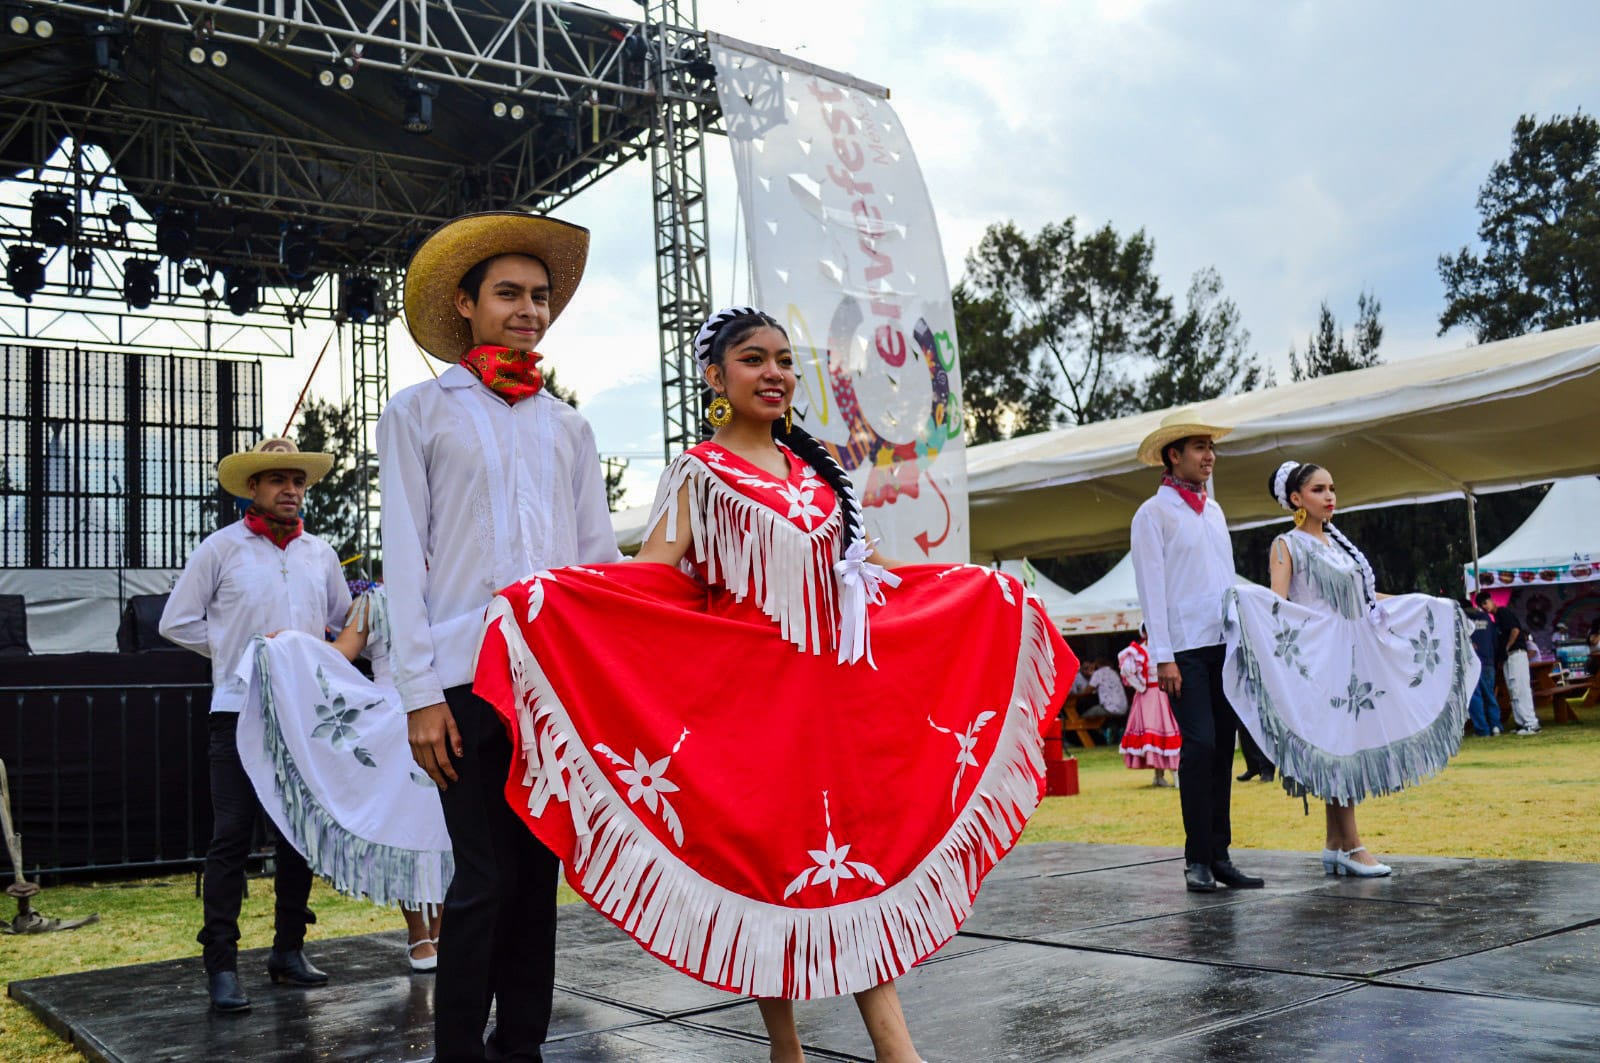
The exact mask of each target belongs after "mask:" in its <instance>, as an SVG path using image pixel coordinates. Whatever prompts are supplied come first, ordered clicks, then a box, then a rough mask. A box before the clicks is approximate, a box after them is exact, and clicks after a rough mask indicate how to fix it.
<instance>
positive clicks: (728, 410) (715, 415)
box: [706, 395, 733, 428]
mask: <svg viewBox="0 0 1600 1063" xmlns="http://www.w3.org/2000/svg"><path fill="white" fill-rule="evenodd" d="M706 420H707V421H710V422H711V427H712V428H726V427H728V422H729V421H732V420H733V403H731V402H729V401H728V398H727V396H726V395H718V396H717V397H716V398H714V399H712V400H711V405H710V406H707V407H706Z"/></svg>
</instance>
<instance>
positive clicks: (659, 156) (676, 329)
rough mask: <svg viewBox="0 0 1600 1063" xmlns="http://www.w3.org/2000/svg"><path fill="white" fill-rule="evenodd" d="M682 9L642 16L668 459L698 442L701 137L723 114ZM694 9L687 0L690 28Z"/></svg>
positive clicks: (704, 269) (697, 36) (703, 237)
mask: <svg viewBox="0 0 1600 1063" xmlns="http://www.w3.org/2000/svg"><path fill="white" fill-rule="evenodd" d="M681 6H682V5H680V4H679V3H678V2H677V0H652V2H651V3H650V5H649V15H648V19H649V22H650V29H651V31H652V33H651V37H652V43H653V44H654V45H655V48H656V53H655V58H656V88H657V92H658V93H659V104H658V106H657V108H656V126H655V132H654V134H653V135H652V137H651V139H650V157H651V172H652V180H651V197H652V199H653V202H654V206H655V223H656V229H655V240H656V244H655V251H656V308H657V314H658V318H659V324H660V340H661V427H662V442H663V449H664V450H665V452H666V453H665V456H666V459H667V460H668V461H671V460H672V458H673V457H674V456H675V455H677V454H678V453H679V452H681V451H683V450H685V449H687V448H688V447H691V446H693V445H694V444H696V443H698V442H699V441H700V439H701V419H700V409H701V401H702V391H703V390H704V384H703V382H702V380H701V377H700V371H699V366H698V365H697V363H696V362H695V358H694V336H695V333H696V332H697V331H698V330H699V328H700V325H701V323H702V322H704V321H705V319H706V318H708V317H709V316H711V313H712V310H713V307H712V305H711V232H710V225H709V221H708V214H707V210H708V207H707V201H706V157H705V138H706V134H707V133H708V132H709V131H711V129H712V128H713V127H714V126H715V124H716V123H717V121H718V119H719V118H720V117H721V108H720V106H719V105H718V103H717V92H716V68H715V67H713V66H712V65H711V62H710V57H709V54H708V50H707V49H706V46H705V37H704V34H702V33H700V32H699V31H697V30H694V29H692V28H684V19H683V18H682V12H681V11H680V7H681ZM693 8H694V3H693V0H690V15H689V19H688V24H689V25H690V26H692V25H693V22H694V14H695V13H694V10H693Z"/></svg>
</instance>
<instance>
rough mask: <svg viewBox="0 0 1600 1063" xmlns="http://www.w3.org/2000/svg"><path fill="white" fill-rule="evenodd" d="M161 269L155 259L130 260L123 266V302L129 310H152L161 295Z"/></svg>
mask: <svg viewBox="0 0 1600 1063" xmlns="http://www.w3.org/2000/svg"><path fill="white" fill-rule="evenodd" d="M160 267H161V263H160V262H158V261H156V260H155V259H153V258H130V259H128V260H127V261H126V262H124V263H123V264H122V301H123V302H125V303H127V304H128V308H129V309H131V310H148V309H150V304H151V303H153V302H155V299H156V296H158V295H160V294H161V275H160V273H158V272H157V271H158V270H159V269H160Z"/></svg>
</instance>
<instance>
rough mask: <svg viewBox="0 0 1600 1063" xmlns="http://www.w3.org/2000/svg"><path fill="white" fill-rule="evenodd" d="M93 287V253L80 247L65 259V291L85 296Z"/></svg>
mask: <svg viewBox="0 0 1600 1063" xmlns="http://www.w3.org/2000/svg"><path fill="white" fill-rule="evenodd" d="M93 287H94V252H93V251H90V250H89V249H88V248H87V247H80V248H78V249H77V250H76V251H74V252H72V257H71V258H69V259H67V291H68V292H70V293H73V294H76V295H87V294H88V293H89V290H90V289H91V288H93Z"/></svg>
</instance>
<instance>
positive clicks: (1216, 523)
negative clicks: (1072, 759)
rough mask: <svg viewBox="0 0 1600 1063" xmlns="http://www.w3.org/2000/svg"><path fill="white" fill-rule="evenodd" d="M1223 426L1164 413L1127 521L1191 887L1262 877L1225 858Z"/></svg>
mask: <svg viewBox="0 0 1600 1063" xmlns="http://www.w3.org/2000/svg"><path fill="white" fill-rule="evenodd" d="M1228 432H1229V429H1227V428H1223V427H1220V426H1218V425H1213V424H1207V423H1206V422H1205V421H1204V420H1203V419H1202V418H1200V417H1199V416H1198V415H1197V414H1196V413H1195V411H1194V410H1178V411H1176V412H1174V413H1170V414H1168V415H1167V416H1166V417H1164V418H1162V420H1161V424H1160V426H1159V427H1157V428H1156V430H1155V431H1153V432H1151V433H1150V434H1149V435H1148V436H1146V437H1145V439H1144V442H1143V443H1141V444H1140V445H1139V460H1140V461H1141V462H1143V463H1144V464H1146V465H1152V466H1154V465H1160V466H1162V467H1163V468H1164V470H1165V472H1164V474H1163V476H1162V477H1161V486H1160V487H1159V488H1157V490H1156V494H1155V497H1154V498H1151V499H1149V500H1148V501H1146V502H1145V503H1144V505H1142V506H1140V507H1139V511H1138V512H1137V513H1135V514H1134V517H1133V528H1132V539H1133V572H1134V578H1135V579H1136V581H1137V582H1138V585H1139V605H1140V607H1141V608H1142V609H1143V610H1144V624H1145V630H1146V631H1147V632H1148V633H1149V649H1150V654H1151V656H1152V657H1154V658H1155V661H1156V678H1157V679H1158V680H1159V681H1160V683H1161V689H1162V690H1165V691H1166V692H1167V696H1168V697H1169V698H1171V699H1172V709H1173V715H1174V716H1176V717H1177V719H1178V730H1179V732H1180V733H1181V734H1182V736H1183V751H1182V752H1181V753H1180V754H1179V759H1178V785H1179V801H1180V804H1181V805H1182V807H1183V832H1184V846H1183V850H1184V854H1183V858H1184V863H1185V865H1186V866H1185V869H1184V883H1185V885H1186V886H1187V888H1188V889H1190V890H1192V891H1194V892H1196V893H1211V892H1214V891H1215V890H1216V888H1217V883H1219V882H1221V883H1222V884H1224V885H1226V886H1230V887H1233V888H1234V889H1253V888H1257V887H1260V886H1261V885H1263V882H1262V880H1261V879H1259V878H1256V877H1254V876H1252V875H1246V874H1245V873H1244V872H1242V871H1240V870H1239V869H1238V868H1236V867H1234V866H1233V862H1232V861H1231V860H1230V859H1229V858H1228V845H1229V844H1230V842H1231V841H1232V827H1231V825H1230V823H1229V809H1228V805H1229V801H1230V800H1231V797H1232V789H1231V787H1232V782H1233V746H1234V739H1235V735H1236V734H1237V733H1238V729H1239V718H1238V717H1237V716H1235V715H1234V713H1233V706H1231V705H1229V704H1228V699H1227V696H1226V695H1224V694H1223V692H1222V663H1223V659H1224V649H1223V635H1222V602H1223V595H1224V594H1225V593H1226V592H1227V590H1228V588H1229V587H1230V586H1232V585H1233V583H1234V580H1235V578H1236V577H1235V574H1234V569H1233V544H1232V542H1231V541H1230V540H1229V538H1228V523H1227V521H1226V520H1225V519H1224V518H1223V516H1222V507H1221V506H1219V505H1217V502H1216V500H1215V499H1213V498H1209V497H1207V492H1206V484H1207V482H1208V481H1209V480H1210V479H1211V470H1212V468H1213V466H1214V465H1215V464H1216V460H1217V454H1216V448H1215V443H1216V441H1217V440H1219V439H1221V438H1222V437H1224V436H1226V435H1227V434H1228Z"/></svg>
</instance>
